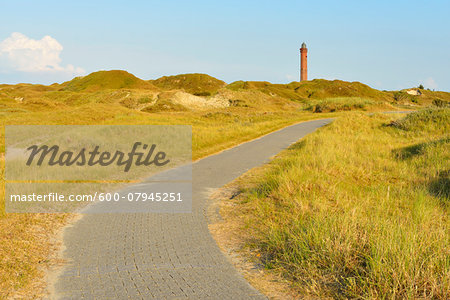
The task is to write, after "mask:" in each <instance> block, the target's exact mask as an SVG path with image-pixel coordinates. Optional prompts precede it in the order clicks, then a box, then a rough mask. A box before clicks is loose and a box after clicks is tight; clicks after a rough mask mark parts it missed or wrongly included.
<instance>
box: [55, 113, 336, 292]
mask: <svg viewBox="0 0 450 300" xmlns="http://www.w3.org/2000/svg"><path fill="white" fill-rule="evenodd" d="M329 122H331V120H330V119H326V120H315V121H309V122H304V123H300V124H296V125H292V126H289V127H286V128H284V129H281V130H279V131H276V132H273V133H271V134H269V135H266V136H264V137H261V138H259V139H256V140H253V141H250V142H247V143H244V144H241V145H239V146H236V147H234V148H232V149H229V150H226V151H223V152H221V153H219V154H216V155H212V156H209V157H206V158H204V159H201V160H199V161H197V162H195V163H194V164H193V204H192V206H193V207H192V213H189V214H187V213H184V214H160V213H158V214H156V213H147V214H144V213H134V214H86V215H84V217H83V218H81V219H80V220H79V221H78V222H76V223H75V224H74V226H73V227H68V228H67V229H66V230H65V233H64V244H65V246H66V250H65V251H64V258H65V259H66V260H67V261H68V264H67V265H66V266H65V267H64V269H63V271H62V272H61V274H60V275H59V277H58V278H57V280H56V283H55V295H52V298H58V299H82V298H86V299H126V298H131V299H152V298H155V299H183V298H189V299H265V297H264V296H263V295H262V294H260V293H259V292H258V291H257V290H255V289H254V288H253V287H251V286H250V285H249V284H248V283H247V282H246V281H245V280H244V278H243V277H242V276H241V275H240V274H239V273H238V272H237V271H236V270H235V269H234V267H233V265H232V264H231V263H230V262H229V261H228V260H227V258H226V257H225V256H224V255H223V254H222V252H221V251H220V249H219V248H218V247H217V245H216V243H215V241H214V240H213V238H212V237H211V235H210V233H209V230H208V224H207V218H206V209H207V200H208V195H209V192H210V191H211V189H214V188H219V187H221V186H223V185H224V184H226V183H228V182H230V181H232V180H233V179H235V178H236V177H238V176H240V175H241V174H243V173H244V172H245V171H247V170H249V169H251V168H254V167H256V166H259V165H261V164H263V163H265V162H267V161H269V160H270V158H271V157H272V156H274V155H276V154H277V153H278V152H280V151H281V150H283V149H285V148H287V147H288V146H289V145H290V144H292V143H294V142H296V141H297V140H298V139H300V138H302V137H303V136H305V135H306V134H308V133H310V132H312V131H314V130H315V129H316V128H318V127H321V126H323V125H325V124H327V123H329Z"/></svg>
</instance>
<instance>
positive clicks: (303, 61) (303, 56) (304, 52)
mask: <svg viewBox="0 0 450 300" xmlns="http://www.w3.org/2000/svg"><path fill="white" fill-rule="evenodd" d="M307 60H308V48H306V44H305V43H303V44H302V47H301V48H300V81H304V80H308V63H307Z"/></svg>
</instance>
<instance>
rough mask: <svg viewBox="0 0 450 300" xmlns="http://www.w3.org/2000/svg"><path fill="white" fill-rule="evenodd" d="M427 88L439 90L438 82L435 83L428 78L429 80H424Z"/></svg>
mask: <svg viewBox="0 0 450 300" xmlns="http://www.w3.org/2000/svg"><path fill="white" fill-rule="evenodd" d="M423 85H424V86H425V88H427V89H432V90H433V89H437V87H438V85H437V83H436V81H434V79H433V78H431V77H428V78H427V79H425V80H424V84H423Z"/></svg>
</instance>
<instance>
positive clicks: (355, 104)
mask: <svg viewBox="0 0 450 300" xmlns="http://www.w3.org/2000/svg"><path fill="white" fill-rule="evenodd" d="M375 104H376V102H375V101H373V100H370V99H364V98H360V97H336V98H326V99H321V100H311V101H308V106H307V107H306V110H310V111H312V112H315V113H321V112H335V111H349V110H367V109H368V108H369V107H370V106H371V107H374V106H375ZM381 106H382V105H381ZM384 108H386V109H388V108H389V107H388V106H387V105H386V104H385V106H384ZM391 109H392V107H391Z"/></svg>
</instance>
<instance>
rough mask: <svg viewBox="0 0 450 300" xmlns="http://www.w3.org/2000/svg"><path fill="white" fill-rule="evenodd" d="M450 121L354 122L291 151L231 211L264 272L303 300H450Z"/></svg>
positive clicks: (386, 118)
mask: <svg viewBox="0 0 450 300" xmlns="http://www.w3.org/2000/svg"><path fill="white" fill-rule="evenodd" d="M447 114H448V110H447V111H439V110H433V111H423V112H419V113H417V114H410V115H408V116H406V117H404V118H402V119H400V120H399V121H397V122H399V123H400V124H404V126H401V128H397V127H395V126H394V127H393V126H386V125H388V124H390V122H391V121H392V120H393V119H398V118H399V117H398V116H393V115H379V114H376V115H373V116H367V115H363V114H360V113H348V114H346V115H345V117H341V118H337V119H336V120H335V121H334V123H332V124H331V125H329V126H327V127H325V128H322V129H320V130H319V131H317V132H315V133H313V134H311V135H309V136H308V137H306V138H305V139H304V140H303V141H302V142H300V143H297V144H295V145H294V146H292V147H290V148H289V149H288V150H287V151H285V152H284V153H283V154H282V155H281V156H279V157H278V158H277V159H275V160H274V161H273V162H272V163H271V165H270V166H269V167H268V169H267V170H266V172H265V174H264V175H263V176H262V177H259V179H257V180H256V183H255V185H254V187H252V188H249V189H248V190H247V191H246V192H245V193H244V194H243V196H241V197H242V198H240V201H241V202H240V203H239V206H238V207H235V209H237V210H239V211H242V212H243V214H244V215H243V217H245V218H246V220H247V226H248V229H249V230H251V231H252V234H253V236H254V238H253V239H252V240H250V241H248V243H249V245H250V247H251V248H253V249H254V250H257V251H259V252H260V253H261V258H262V259H261V262H262V263H263V264H264V265H265V266H266V268H268V269H273V270H274V271H275V272H277V273H280V274H282V275H283V276H284V277H285V278H286V279H288V280H289V281H290V282H291V283H292V285H293V288H294V289H295V290H297V291H298V292H299V293H300V294H302V295H304V296H305V297H316V298H327V297H331V298H338V299H344V298H363V299H373V298H376V299H385V298H389V299H405V298H407V299H413V298H434V299H449V298H450V292H449V291H450V259H449V257H450V231H449V228H450V220H449V212H450V208H449V205H448V203H449V200H448V197H449V169H448V168H449V166H448V162H449V160H450V141H449V140H450V139H449V135H448V132H449V131H448V126H449V122H448V120H447V117H445V116H447ZM404 128H407V129H408V130H409V131H407V130H405V129H404ZM441 128H442V129H441ZM424 133H426V134H424ZM398 153H403V154H406V156H407V157H406V156H405V155H403V156H399V155H398Z"/></svg>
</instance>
